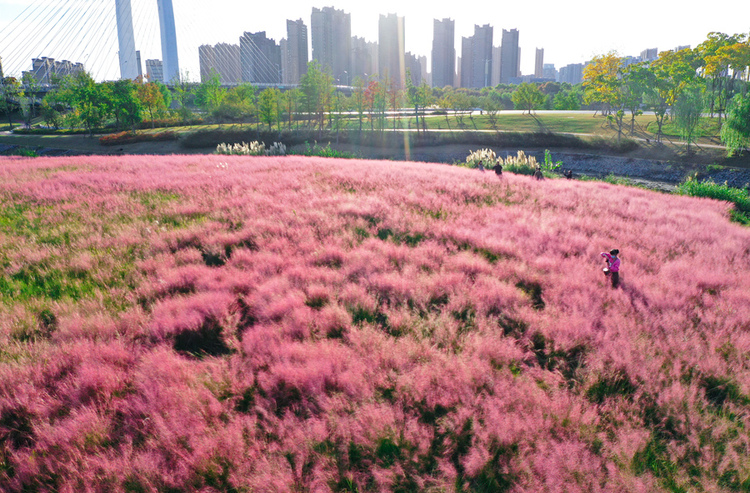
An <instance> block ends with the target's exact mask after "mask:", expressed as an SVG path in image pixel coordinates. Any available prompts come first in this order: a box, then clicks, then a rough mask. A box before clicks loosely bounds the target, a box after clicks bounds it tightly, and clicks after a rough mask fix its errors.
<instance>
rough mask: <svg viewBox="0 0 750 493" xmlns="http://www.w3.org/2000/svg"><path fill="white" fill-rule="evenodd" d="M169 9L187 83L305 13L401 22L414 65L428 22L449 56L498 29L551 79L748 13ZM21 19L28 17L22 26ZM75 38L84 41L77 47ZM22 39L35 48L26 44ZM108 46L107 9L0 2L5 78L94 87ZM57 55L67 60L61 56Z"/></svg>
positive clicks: (684, 8) (342, 2)
mask: <svg viewBox="0 0 750 493" xmlns="http://www.w3.org/2000/svg"><path fill="white" fill-rule="evenodd" d="M131 1H132V5H133V7H132V8H133V17H134V20H135V24H136V26H135V32H136V44H137V48H138V49H140V50H141V54H142V57H141V58H142V60H146V59H148V58H161V51H160V40H159V30H158V20H157V11H156V1H155V0H131ZM173 3H174V10H175V17H176V23H177V40H178V45H179V53H180V54H179V57H180V66H181V69H182V70H183V71H184V70H187V71H188V72H189V73H190V74H194V75H191V77H192V78H197V74H198V54H197V47H198V46H199V45H201V44H215V43H218V42H228V43H238V39H239V37H240V36H241V35H242V33H243V32H245V31H249V32H257V31H266V33H267V35H268V36H269V37H271V38H273V39H275V40H276V41H277V42H278V41H279V40H280V39H281V38H283V37H286V19H292V20H296V19H302V20H303V21H304V22H305V24H306V25H307V26H308V33H309V29H310V14H311V12H312V8H313V7H318V8H322V7H328V6H332V7H335V8H337V9H343V10H344V11H346V12H348V13H350V14H351V21H352V35H354V36H360V37H364V38H365V39H367V40H368V41H377V37H378V19H379V15H380V14H389V13H395V14H398V15H399V16H404V17H405V29H406V50H407V51H410V52H412V53H413V54H415V55H418V56H422V55H425V56H427V57H428V59H429V58H430V51H431V49H432V30H433V19H443V18H451V19H454V20H455V34H456V40H455V43H456V51H457V53H459V54H460V50H461V37H463V36H471V35H472V34H473V31H474V25H475V24H478V25H484V24H490V25H491V26H493V28H494V45H496V46H497V45H499V44H500V39H501V36H502V30H503V29H518V30H519V45H520V47H521V72H522V73H523V74H530V73H533V70H534V60H535V52H536V48H543V49H544V62H545V63H554V64H555V66H556V67H557V68H558V69H559V68H560V67H562V66H564V65H567V64H569V63H583V62H585V61H587V60H590V59H591V58H592V57H593V56H595V55H599V54H603V53H607V52H609V51H616V52H617V53H618V54H619V55H621V56H626V55H633V56H637V55H639V54H640V52H641V51H643V50H645V49H647V48H658V49H659V51H662V50H668V49H672V48H675V47H677V46H681V45H690V46H692V47H695V46H696V45H697V44H699V43H700V42H701V41H703V40H704V39H705V38H706V35H707V34H708V33H709V32H711V31H720V32H724V33H728V34H735V33H747V32H750V4H748V3H747V1H746V0H713V1H712V2H710V3H709V4H702V5H701V7H700V8H698V7H695V6H692V5H693V4H691V3H690V2H685V1H684V0H681V1H675V0H666V1H662V0H648V1H647V0H631V1H629V2H603V1H579V2H560V1H559V0H555V1H552V0H536V1H533V2H531V1H515V2H503V3H500V2H487V1H486V0H484V1H482V0H460V1H456V2H443V1H434V2H427V1H421V0H418V1H413V0H378V1H369V2H368V1H361V0H360V1H353V0H331V1H325V2H311V1H309V0H279V1H276V2H262V3H261V2H252V3H251V2H249V1H248V0H173ZM709 7H710V8H709ZM35 9H36V10H35ZM53 11H54V12H55V13H56V15H57V16H58V17H60V18H62V19H63V20H61V21H60V20H58V21H52V20H49V19H48V20H47V22H42V21H41V20H40V19H41V18H42V17H43V16H42V15H41V14H42V13H48V12H53ZM30 12H32V13H34V14H35V15H31V16H30V15H29V13H30ZM73 12H78V13H79V15H80V14H81V13H82V12H89V13H90V15H95V16H96V17H95V19H94V20H93V21H92V22H90V23H88V24H86V26H87V27H81V24H84V22H83V21H82V20H77V21H74V22H73V21H71V22H72V23H73V24H74V25H71V26H66V27H65V29H67V32H66V33H64V34H58V35H56V36H55V37H53V36H51V35H50V33H51V31H52V30H53V27H54V26H57V27H58V28H59V27H60V26H63V25H64V23H65V20H64V19H65V16H66V15H67V18H68V19H69V20H70V19H71V18H74V15H73ZM24 16H26V17H24ZM50 17H51V15H50ZM74 19H75V18H74ZM82 33H88V34H87V36H85V37H84V35H83V34H82ZM75 36H81V39H80V40H77V39H78V38H75ZM29 38H31V39H33V40H37V43H36V44H34V43H31V42H29ZM48 38H49V39H48ZM74 38H75V40H74ZM116 38H117V35H116V32H115V30H114V0H0V57H2V58H3V66H4V69H5V71H6V72H9V71H13V70H14V69H15V68H16V67H18V68H19V69H20V70H28V69H29V68H30V64H31V62H30V59H31V58H32V57H39V56H52V57H54V58H57V59H70V60H71V61H82V62H84V64H86V68H87V69H88V70H90V71H91V72H92V73H93V74H94V76H95V78H98V79H107V78H117V77H118V75H119V69H118V68H117V60H116V59H117V54H116V52H117V41H116ZM65 40H69V41H70V42H69V43H66V42H65ZM76 40H77V41H76ZM70 45H72V46H70ZM74 48H75V49H77V50H78V51H75V49H74ZM65 50H67V52H65V53H63V51H65ZM75 57H78V58H82V59H81V60H78V59H74V58H75ZM86 62H88V63H86ZM92 65H95V66H96V67H93V66H92Z"/></svg>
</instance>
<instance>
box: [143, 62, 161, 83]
mask: <svg viewBox="0 0 750 493" xmlns="http://www.w3.org/2000/svg"><path fill="white" fill-rule="evenodd" d="M146 79H148V81H149V82H164V65H163V64H162V62H161V60H146Z"/></svg>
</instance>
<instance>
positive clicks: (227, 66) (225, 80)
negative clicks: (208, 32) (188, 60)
mask: <svg viewBox="0 0 750 493" xmlns="http://www.w3.org/2000/svg"><path fill="white" fill-rule="evenodd" d="M198 61H199V64H200V75H201V82H205V81H207V80H208V79H209V78H210V77H211V75H212V74H213V73H216V75H218V76H219V81H220V83H221V84H223V85H232V84H239V83H240V81H241V78H240V47H239V45H234V44H229V43H219V44H217V45H216V46H211V45H201V46H199V47H198Z"/></svg>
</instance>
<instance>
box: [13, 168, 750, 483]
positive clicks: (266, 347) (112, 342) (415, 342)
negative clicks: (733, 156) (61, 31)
mask: <svg viewBox="0 0 750 493" xmlns="http://www.w3.org/2000/svg"><path fill="white" fill-rule="evenodd" d="M612 248H619V249H620V251H621V258H622V262H623V263H622V270H621V281H622V284H621V286H620V288H618V289H613V288H611V286H610V285H609V282H608V279H606V278H605V277H604V276H603V274H602V271H601V268H602V267H603V266H604V263H603V259H602V258H601V257H600V256H599V253H600V252H602V251H605V250H610V249H612ZM0 261H1V262H2V268H3V276H2V278H1V280H0V490H1V491H60V492H77V491H105V490H106V491H113V492H126V491H131V492H135V491H144V492H145V491H149V492H151V491H153V492H156V491H203V492H211V491H235V492H251V491H279V492H282V491H434V492H437V491H456V490H458V491H487V492H489V491H518V492H538V491H593V492H622V491H643V492H651V491H703V490H705V491H738V490H741V489H744V488H747V487H748V485H749V484H750V459H748V448H749V447H750V436H749V435H748V431H747V430H748V429H750V422H749V420H748V412H747V410H748V405H750V360H749V359H748V357H747V355H748V353H749V352H750V276H748V275H747V266H748V264H749V263H750V230H749V229H747V228H743V227H741V226H738V225H736V224H733V223H730V222H729V220H728V205H727V204H724V203H720V202H715V201H711V200H706V199H696V198H689V197H681V196H671V195H664V194H658V193H655V192H649V191H644V190H640V189H636V188H627V187H621V186H616V185H611V184H606V183H598V182H577V181H567V180H545V181H541V182H537V181H533V180H532V179H530V178H529V177H524V176H516V175H512V174H507V175H504V176H503V177H502V178H500V179H498V178H497V177H496V176H495V175H494V174H492V173H479V172H477V171H475V170H467V169H465V168H459V167H450V166H445V165H435V164H425V163H396V162H379V161H363V160H334V159H321V158H303V157H238V156H189V157H188V156H172V157H155V156H139V157H135V156H124V157H119V158H112V157H75V158H38V159H33V160H30V159H18V158H0Z"/></svg>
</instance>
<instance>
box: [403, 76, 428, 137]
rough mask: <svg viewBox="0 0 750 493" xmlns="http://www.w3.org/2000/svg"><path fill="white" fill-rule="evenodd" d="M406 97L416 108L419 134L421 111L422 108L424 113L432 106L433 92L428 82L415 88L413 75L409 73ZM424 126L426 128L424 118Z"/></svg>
mask: <svg viewBox="0 0 750 493" xmlns="http://www.w3.org/2000/svg"><path fill="white" fill-rule="evenodd" d="M406 96H407V98H408V100H409V104H410V105H411V106H413V107H414V117H415V118H416V124H417V133H419V109H420V108H422V112H424V108H425V107H426V106H428V105H430V104H432V91H431V90H430V86H428V85H427V83H426V82H422V84H420V85H418V86H415V85H414V84H413V83H412V81H411V74H408V73H407V76H406ZM422 125H423V126H426V123H425V120H424V116H423V117H422Z"/></svg>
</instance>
